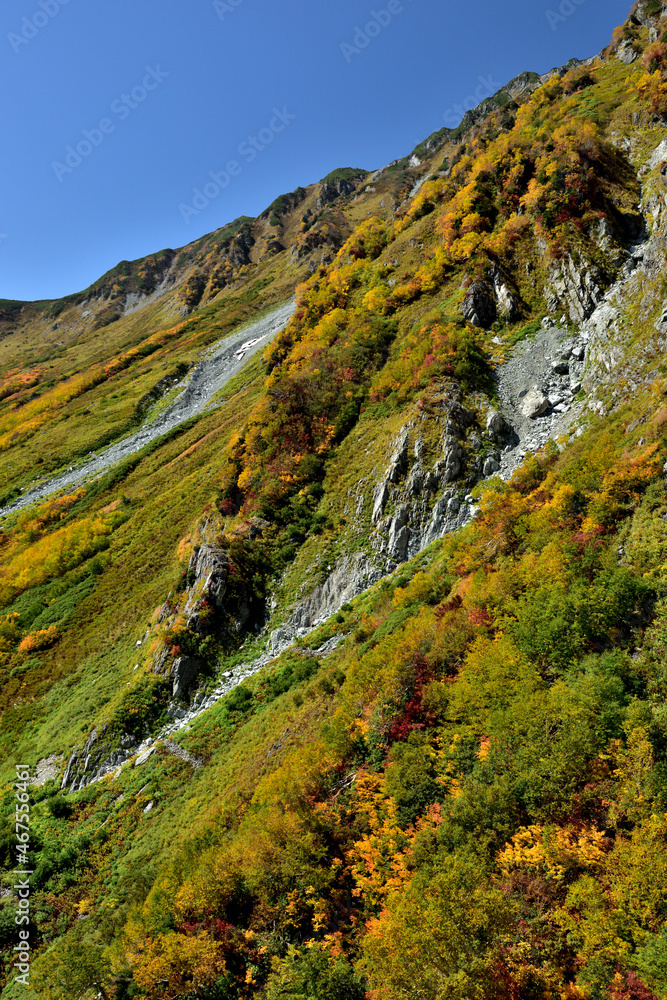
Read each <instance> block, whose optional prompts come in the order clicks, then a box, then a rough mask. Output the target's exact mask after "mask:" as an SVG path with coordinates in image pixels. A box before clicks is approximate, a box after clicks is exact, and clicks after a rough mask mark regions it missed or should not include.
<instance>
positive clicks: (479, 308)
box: [463, 281, 498, 330]
mask: <svg viewBox="0 0 667 1000" xmlns="http://www.w3.org/2000/svg"><path fill="white" fill-rule="evenodd" d="M497 314H498V313H497V308H496V298H495V295H494V293H493V288H492V287H491V285H489V284H487V282H485V281H476V282H475V283H474V284H472V285H471V286H470V288H469V289H468V292H467V294H466V297H465V299H464V300H463V318H464V319H465V320H467V321H468V323H472V325H473V326H479V327H482V328H483V329H485V330H487V329H488V328H489V327H490V326H491V324H492V323H494V322H495V320H496V317H497Z"/></svg>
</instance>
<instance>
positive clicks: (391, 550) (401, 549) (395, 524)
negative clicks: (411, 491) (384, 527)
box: [387, 507, 410, 562]
mask: <svg viewBox="0 0 667 1000" xmlns="http://www.w3.org/2000/svg"><path fill="white" fill-rule="evenodd" d="M409 517H410V510H409V508H408V507H402V508H401V509H400V510H399V511H398V513H397V514H396V516H395V517H394V519H393V521H392V522H391V528H390V529H389V541H388V543H387V550H388V555H389V558H390V559H393V560H394V561H395V562H403V560H404V559H405V557H406V554H407V551H408V541H409V539H410V532H409V529H408V528H407V523H408V519H409Z"/></svg>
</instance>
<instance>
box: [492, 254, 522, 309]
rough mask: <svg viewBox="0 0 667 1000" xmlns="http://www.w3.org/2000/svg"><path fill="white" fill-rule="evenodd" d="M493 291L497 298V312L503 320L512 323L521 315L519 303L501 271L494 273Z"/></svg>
mask: <svg viewBox="0 0 667 1000" xmlns="http://www.w3.org/2000/svg"><path fill="white" fill-rule="evenodd" d="M493 291H494V293H495V296H496V310H497V312H498V315H499V316H501V317H502V318H503V319H506V320H508V321H510V322H511V321H512V320H514V319H516V318H517V316H518V315H519V303H518V302H517V300H516V298H515V297H514V295H512V293H511V291H510V290H509V288H508V286H507V284H506V282H505V281H504V280H503V276H502V275H501V273H500V271H499V269H498V268H497V267H496V268H495V269H494V272H493Z"/></svg>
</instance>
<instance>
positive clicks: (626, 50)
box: [616, 40, 639, 66]
mask: <svg viewBox="0 0 667 1000" xmlns="http://www.w3.org/2000/svg"><path fill="white" fill-rule="evenodd" d="M616 58H617V59H620V61H621V62H622V63H625V65H626V66H630V65H631V64H632V63H633V62H635V60H636V59H638V58H639V53H638V52H637V50H636V49H635V48H634V47H633V45H632V42H630V41H628V40H626V41H625V42H621V44H620V45H619V47H618V49H617V50H616Z"/></svg>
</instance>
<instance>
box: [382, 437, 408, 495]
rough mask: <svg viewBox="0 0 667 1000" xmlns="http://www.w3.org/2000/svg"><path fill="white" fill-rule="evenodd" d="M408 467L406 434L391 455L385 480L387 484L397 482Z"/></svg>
mask: <svg viewBox="0 0 667 1000" xmlns="http://www.w3.org/2000/svg"><path fill="white" fill-rule="evenodd" d="M407 467H408V435H407V433H406V434H404V435H403V437H402V438H401V440H400V441H399V443H398V447H397V448H396V451H395V452H394V454H393V455H392V458H391V463H390V465H389V469H388V470H387V475H386V480H387V482H388V483H397V482H399V480H400V478H401V476H402V475H403V474H404V473H405V471H406V469H407Z"/></svg>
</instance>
